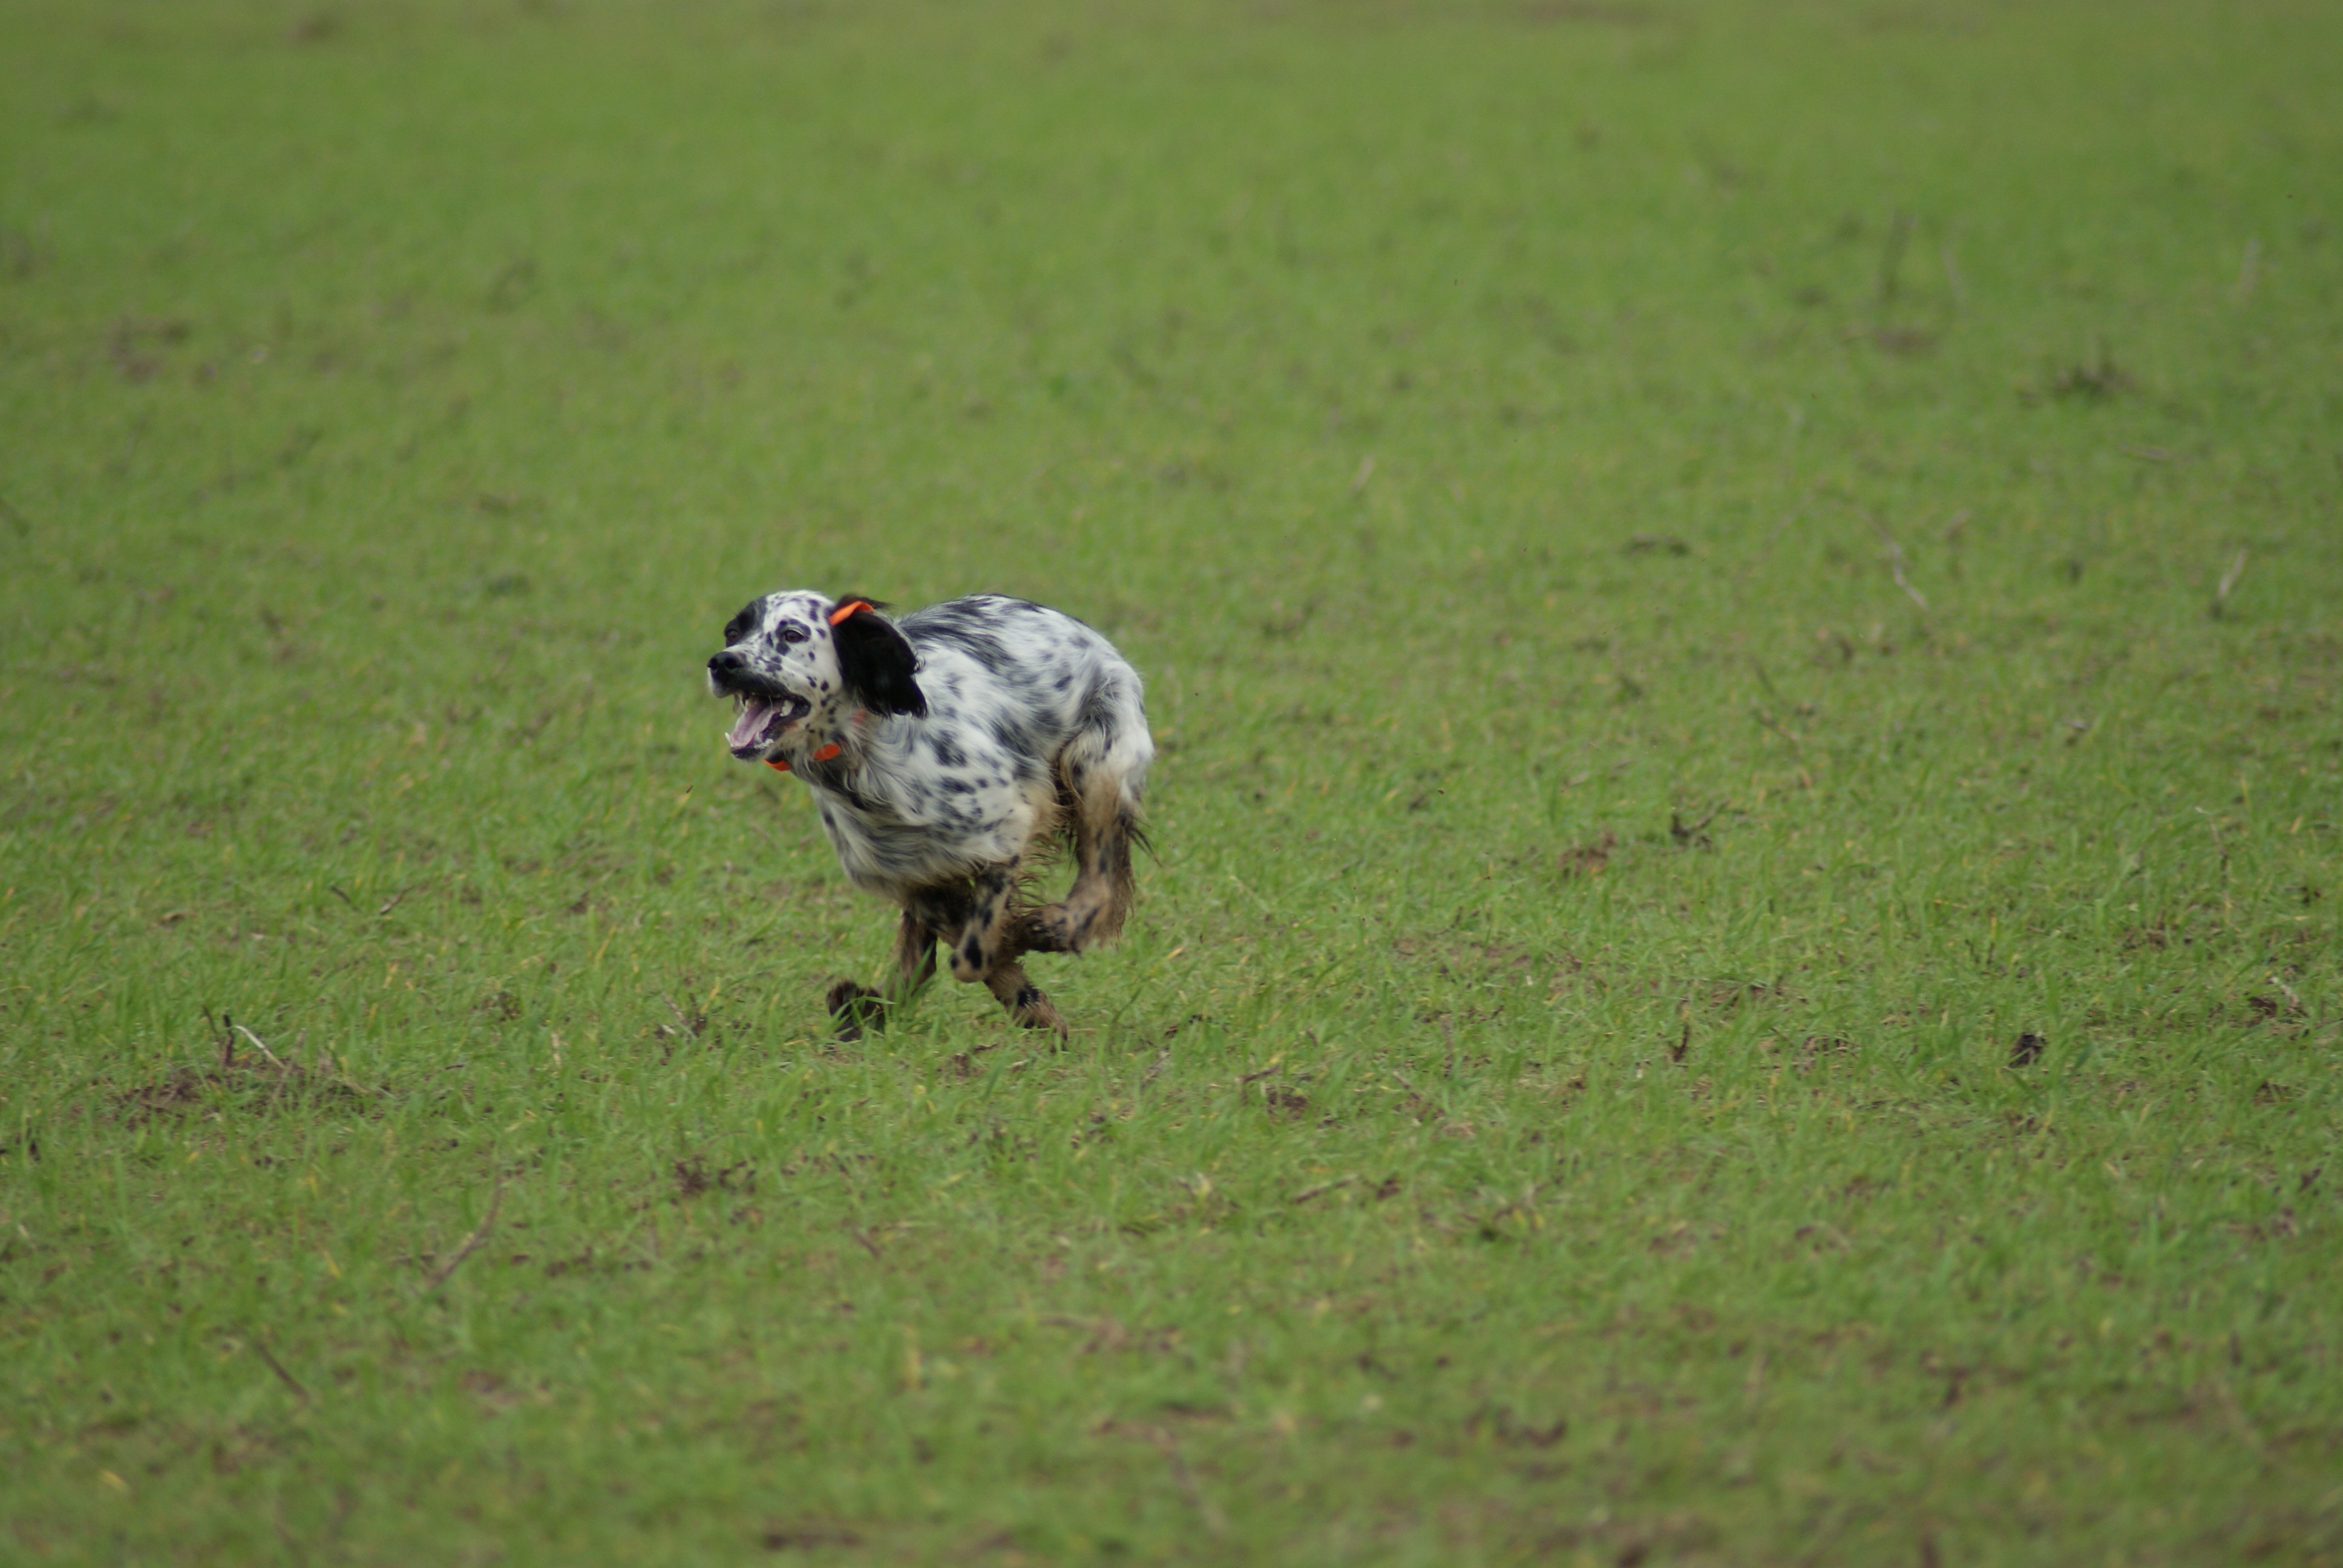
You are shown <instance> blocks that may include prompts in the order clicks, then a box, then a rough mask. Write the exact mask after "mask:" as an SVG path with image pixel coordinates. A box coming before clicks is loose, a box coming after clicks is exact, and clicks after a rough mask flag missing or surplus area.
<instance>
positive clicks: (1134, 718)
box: [708, 591, 1155, 1040]
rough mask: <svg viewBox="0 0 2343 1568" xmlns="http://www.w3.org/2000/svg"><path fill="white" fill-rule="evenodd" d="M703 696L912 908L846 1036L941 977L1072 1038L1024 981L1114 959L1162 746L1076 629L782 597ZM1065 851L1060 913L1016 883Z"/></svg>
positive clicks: (956, 607)
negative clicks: (980, 987) (1033, 956)
mask: <svg viewBox="0 0 2343 1568" xmlns="http://www.w3.org/2000/svg"><path fill="white" fill-rule="evenodd" d="M724 645H725V646H724V651H723V652H721V653H719V654H718V655H717V656H716V657H715V658H711V659H709V661H708V684H709V689H712V690H713V691H714V692H715V693H716V694H717V695H718V696H719V697H730V698H733V699H735V700H736V701H737V702H738V703H739V719H738V720H737V721H736V722H735V723H734V724H733V726H732V732H731V734H730V736H729V738H728V740H729V744H730V746H731V748H732V755H733V756H735V757H737V758H739V759H741V760H743V761H746V762H763V763H766V764H768V765H769V766H771V767H774V768H778V769H781V770H782V771H784V772H789V773H794V774H795V775H797V777H798V778H799V779H803V780H805V782H806V784H807V785H808V787H809V788H810V789H812V791H813V797H814V801H815V804H816V805H817V806H819V807H820V811H821V825H822V828H823V830H824V831H826V832H827V833H829V835H830V844H831V845H832V847H834V848H835V849H837V850H838V859H839V863H840V865H841V866H843V867H844V868H845V869H846V874H847V876H848V878H849V879H851V880H852V881H853V882H854V884H855V885H856V886H857V887H860V888H861V889H863V890H866V891H869V892H873V893H876V894H878V895H879V896H880V897H881V898H883V899H886V900H889V901H890V902H891V903H894V904H896V905H897V906H899V907H900V909H901V910H902V911H903V920H902V926H901V928H900V931H899V932H898V934H897V939H896V945H895V962H896V973H895V974H894V976H893V977H892V978H891V980H890V981H889V982H888V984H887V985H886V987H885V988H884V989H883V990H873V989H871V988H870V987H867V986H860V985H857V984H855V983H854V982H853V981H851V980H840V982H839V983H838V984H837V985H836V986H834V987H833V988H831V990H830V1011H831V1013H832V1014H833V1015H835V1016H836V1018H837V1020H838V1029H839V1033H840V1035H841V1036H842V1037H843V1038H845V1039H848V1040H853V1039H857V1038H859V1037H860V1034H861V1032H862V1030H863V1028H864V1027H865V1026H866V1025H867V1026H870V1027H877V1026H879V1025H880V1024H883V1023H884V1021H885V1019H886V1011H887V1009H888V1008H889V1007H890V1005H893V1004H895V1003H899V1002H900V1001H902V1000H905V999H907V998H909V997H910V995H911V993H912V992H914V991H916V990H918V989H919V988H920V986H921V985H923V984H925V983H926V981H927V980H928V979H929V977H930V976H931V975H933V974H934V973H935V968H936V957H935V950H936V944H937V943H938V942H941V943H943V944H944V948H945V950H946V952H947V954H948V955H949V956H950V962H951V970H952V975H953V978H955V979H957V980H982V981H983V982H984V983H985V986H986V987H987V989H989V990H990V991H991V992H992V994H993V995H994V996H995V997H997V998H999V999H1000V1000H1001V1006H1003V1007H1005V1008H1007V1009H1008V1010H1009V1013H1010V1016H1011V1017H1012V1018H1014V1019H1015V1020H1017V1021H1018V1022H1019V1023H1021V1024H1025V1025H1027V1026H1029V1027H1031V1028H1035V1029H1052V1030H1057V1031H1058V1033H1059V1034H1061V1035H1063V1034H1064V1033H1065V1031H1066V1025H1065V1020H1063V1019H1061V1018H1060V1017H1059V1015H1058V1010H1057V1009H1056V1008H1054V1007H1052V1006H1051V1005H1050V999H1049V998H1048V997H1046V996H1044V995H1042V994H1041V989H1040V988H1039V987H1037V986H1035V985H1034V984H1033V983H1032V981H1031V980H1028V979H1027V978H1026V977H1025V970H1024V966H1023V965H1022V964H1021V963H1020V962H1019V961H1018V960H1020V959H1021V958H1022V957H1023V956H1024V955H1025V954H1027V953H1029V952H1039V953H1072V952H1081V951H1083V950H1086V949H1089V948H1091V947H1095V946H1097V945H1099V944H1101V943H1103V942H1108V941H1111V940H1113V939H1114V938H1115V936H1116V935H1117V934H1118V933H1119V932H1120V931H1121V929H1122V920H1123V916H1124V914H1125V912H1126V911H1128V910H1129V909H1130V907H1131V893H1132V886H1131V846H1132V844H1133V843H1134V842H1135V841H1138V840H1139V839H1140V837H1141V834H1140V826H1139V799H1140V792H1141V788H1142V787H1143V786H1144V784H1145V783H1146V779H1147V765H1148V763H1149V762H1151V760H1153V759H1154V756H1155V744H1154V742H1153V741H1152V740H1151V739H1149V737H1148V733H1147V714H1146V711H1145V709H1143V708H1141V705H1140V682H1139V674H1138V672H1137V671H1136V670H1134V669H1132V668H1131V666H1130V665H1129V664H1128V663H1126V662H1125V661H1124V660H1123V658H1122V656H1121V654H1120V653H1117V652H1116V651H1115V649H1114V645H1113V644H1111V643H1110V642H1108V641H1107V639H1106V638H1103V637H1101V636H1100V635H1099V634H1098V633H1097V632H1095V631H1093V630H1091V628H1089V627H1087V626H1084V625H1083V624H1082V623H1081V621H1078V620H1076V619H1074V618H1072V617H1071V616H1069V615H1062V614H1061V613H1060V612H1058V611H1056V610H1053V609H1048V608H1043V607H1042V606H1041V605H1038V604H1028V603H1027V602H1025V601H1024V600H1023V599H1015V598H1000V597H998V596H995V595H990V594H984V595H979V596H977V597H974V598H957V599H952V600H950V602H948V603H945V604H940V605H932V606H930V607H929V608H926V609H922V610H915V611H913V612H912V613H911V614H910V615H907V616H904V617H903V618H901V619H900V620H890V619H889V618H887V617H886V616H884V615H881V614H880V607H879V605H878V604H877V603H876V602H875V601H873V600H870V599H867V598H858V597H854V596H848V597H846V598H835V599H833V598H827V597H825V596H823V595H821V594H818V593H809V592H805V591H796V592H780V593H769V594H767V595H766V596H765V597H764V598H759V599H757V600H754V601H752V602H751V603H750V604H749V606H748V607H747V608H744V609H742V610H741V611H740V613H739V615H736V616H734V617H733V618H732V619H731V622H730V623H729V625H727V626H726V627H725V628H724ZM1061 841H1071V845H1072V848H1073V852H1074V862H1075V871H1074V883H1073V887H1072V889H1071V891H1069V892H1068V893H1067V895H1066V897H1065V900H1064V901H1063V902H1062V903H1055V904H1043V905H1041V906H1039V907H1034V906H1031V905H1029V904H1027V903H1026V902H1025V901H1024V899H1023V898H1022V896H1021V895H1022V890H1023V879H1024V878H1025V877H1026V875H1027V874H1028V873H1029V872H1030V871H1031V869H1033V866H1034V864H1035V861H1036V859H1038V858H1041V857H1044V856H1046V855H1047V854H1048V853H1049V852H1050V851H1051V849H1053V848H1054V847H1055V846H1056V845H1057V844H1059V843H1060V842H1061Z"/></svg>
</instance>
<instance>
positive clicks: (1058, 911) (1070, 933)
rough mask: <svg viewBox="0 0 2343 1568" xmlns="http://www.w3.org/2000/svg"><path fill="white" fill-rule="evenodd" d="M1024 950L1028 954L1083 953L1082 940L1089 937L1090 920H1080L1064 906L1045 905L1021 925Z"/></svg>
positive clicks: (1030, 913) (1032, 913) (1029, 911)
mask: <svg viewBox="0 0 2343 1568" xmlns="http://www.w3.org/2000/svg"><path fill="white" fill-rule="evenodd" d="M1021 923H1022V926H1023V930H1022V931H1021V933H1020V934H1021V936H1022V937H1023V939H1024V948H1025V950H1026V951H1027V952H1029V953H1078V952H1080V951H1081V950H1082V939H1083V938H1084V937H1086V936H1088V935H1089V934H1090V924H1091V922H1090V920H1089V918H1088V917H1086V916H1085V917H1078V916H1077V915H1076V914H1075V913H1074V912H1073V911H1071V910H1068V909H1067V908H1066V906H1065V905H1063V904H1044V905H1042V906H1041V908H1040V909H1038V910H1027V911H1026V912H1025V917H1024V920H1023V921H1022V922H1021Z"/></svg>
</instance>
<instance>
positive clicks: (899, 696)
mask: <svg viewBox="0 0 2343 1568" xmlns="http://www.w3.org/2000/svg"><path fill="white" fill-rule="evenodd" d="M830 637H831V638H832V639H833V640H834V641H835V643H836V645H837V648H838V672H839V674H840V677H842V678H844V679H845V682H846V684H847V686H848V688H849V689H851V690H852V691H853V692H854V694H855V696H856V697H857V698H859V699H860V700H861V703H862V706H863V707H864V708H866V709H870V711H871V712H873V713H909V714H911V715H913V716H914V717H916V718H920V719H924V718H926V717H927V715H928V699H927V695H926V694H925V693H924V692H922V691H920V683H919V682H918V681H917V680H915V679H913V678H912V677H913V676H914V675H915V674H916V673H917V672H918V670H919V668H920V656H919V655H918V654H916V653H913V652H912V651H911V644H910V639H909V638H906V637H904V635H903V634H902V633H901V632H900V631H897V630H896V629H895V623H894V622H893V621H890V620H889V619H888V618H886V617H885V616H883V615H880V613H879V609H878V607H877V605H876V604H875V603H874V602H873V601H871V600H870V599H867V598H862V597H861V596H860V595H859V594H847V595H844V596H843V597H841V598H840V599H839V601H838V608H837V609H835V610H832V611H831V612H830Z"/></svg>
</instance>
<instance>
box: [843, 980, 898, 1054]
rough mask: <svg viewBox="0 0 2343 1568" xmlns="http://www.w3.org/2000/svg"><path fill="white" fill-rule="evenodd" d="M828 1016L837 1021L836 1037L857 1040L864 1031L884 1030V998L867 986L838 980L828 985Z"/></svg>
mask: <svg viewBox="0 0 2343 1568" xmlns="http://www.w3.org/2000/svg"><path fill="white" fill-rule="evenodd" d="M830 1017H831V1018H832V1019H833V1020H836V1021H837V1025H838V1038H839V1039H840V1040H847V1041H849V1042H851V1041H853V1040H860V1039H861V1038H862V1036H863V1032H864V1031H865V1030H869V1031H870V1033H873V1034H877V1033H880V1032H883V1031H884V1030H885V1029H886V1028H887V998H886V996H885V995H884V994H883V993H881V992H880V991H875V990H871V989H870V987H869V986H866V985H857V984H855V983H854V982H853V981H852V980H840V981H839V982H838V983H837V984H836V985H834V986H832V987H830Z"/></svg>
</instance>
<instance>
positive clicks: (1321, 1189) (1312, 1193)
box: [1288, 1176, 1358, 1203]
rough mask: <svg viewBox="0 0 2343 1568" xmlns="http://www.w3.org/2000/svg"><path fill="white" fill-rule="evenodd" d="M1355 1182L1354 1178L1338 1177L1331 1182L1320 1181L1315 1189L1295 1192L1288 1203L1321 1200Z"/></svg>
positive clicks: (1310, 1188)
mask: <svg viewBox="0 0 2343 1568" xmlns="http://www.w3.org/2000/svg"><path fill="white" fill-rule="evenodd" d="M1355 1181H1358V1178H1357V1177H1356V1176H1338V1177H1336V1178H1335V1179H1334V1180H1333V1181H1321V1182H1320V1183H1318V1185H1317V1186H1315V1187H1304V1188H1303V1189H1302V1191H1299V1192H1296V1193H1295V1194H1294V1195H1293V1196H1292V1198H1291V1199H1289V1200H1288V1201H1289V1202H1293V1203H1307V1202H1309V1201H1311V1200H1312V1199H1314V1198H1323V1197H1324V1196H1325V1195H1326V1194H1327V1193H1329V1192H1332V1191H1338V1190H1340V1189H1342V1188H1344V1187H1348V1186H1350V1185H1351V1184H1352V1183H1353V1182H1355Z"/></svg>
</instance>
